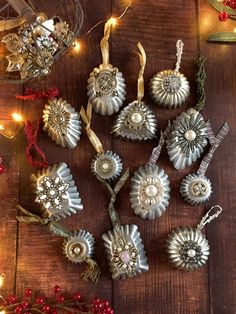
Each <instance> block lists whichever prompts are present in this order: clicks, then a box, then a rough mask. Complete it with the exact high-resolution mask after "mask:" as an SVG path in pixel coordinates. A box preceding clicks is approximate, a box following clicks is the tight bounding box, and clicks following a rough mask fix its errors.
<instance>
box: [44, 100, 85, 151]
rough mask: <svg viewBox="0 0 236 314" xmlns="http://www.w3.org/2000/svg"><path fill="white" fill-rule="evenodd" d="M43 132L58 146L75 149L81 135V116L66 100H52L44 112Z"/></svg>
mask: <svg viewBox="0 0 236 314" xmlns="http://www.w3.org/2000/svg"><path fill="white" fill-rule="evenodd" d="M43 122H44V127H43V130H44V131H46V132H47V133H48V135H49V136H50V137H51V138H52V140H53V141H55V142H56V143H57V144H58V145H60V146H62V147H67V148H71V149H72V148H75V147H76V146H77V143H78V141H79V140H80V135H81V128H82V126H81V121H80V117H79V114H78V113H77V112H76V111H75V109H74V108H73V107H72V106H71V105H70V104H68V102H67V101H66V100H63V99H62V98H60V99H56V98H55V99H52V100H49V101H48V103H47V104H46V105H45V109H44V111H43Z"/></svg>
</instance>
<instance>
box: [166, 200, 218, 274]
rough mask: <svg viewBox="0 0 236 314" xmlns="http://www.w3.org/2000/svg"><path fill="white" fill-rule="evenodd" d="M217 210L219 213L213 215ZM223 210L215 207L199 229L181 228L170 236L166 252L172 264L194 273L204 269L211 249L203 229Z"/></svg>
mask: <svg viewBox="0 0 236 314" xmlns="http://www.w3.org/2000/svg"><path fill="white" fill-rule="evenodd" d="M215 208H218V211H217V212H216V213H215V214H211V211H213V210H214V209H215ZM221 211H222V208H221V207H220V206H219V205H216V206H213V207H212V208H211V209H210V210H209V211H208V212H207V214H206V215H205V216H204V217H203V219H202V220H201V222H200V224H199V225H198V226H197V228H191V227H179V228H177V229H175V230H173V231H172V233H171V234H169V236H168V239H167V241H166V250H167V255H168V258H169V261H170V263H171V264H172V265H173V266H174V267H177V268H179V269H181V270H187V271H192V270H196V269H198V268H199V267H202V266H203V265H204V264H205V263H206V262H207V260H208V257H209V255H210V247H209V244H208V240H207V239H206V236H205V235H204V234H203V233H202V232H201V229H202V228H203V227H204V226H205V224H206V223H209V222H210V221H211V220H213V219H214V218H216V217H218V215H219V214H220V213H221Z"/></svg>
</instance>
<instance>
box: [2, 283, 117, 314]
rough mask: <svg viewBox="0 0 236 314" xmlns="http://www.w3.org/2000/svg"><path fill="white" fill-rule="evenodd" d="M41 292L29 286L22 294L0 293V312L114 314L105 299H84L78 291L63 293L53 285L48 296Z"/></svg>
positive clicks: (8, 313)
mask: <svg viewBox="0 0 236 314" xmlns="http://www.w3.org/2000/svg"><path fill="white" fill-rule="evenodd" d="M42 295H44V293H43V292H40V294H39V292H38V291H33V290H32V289H31V288H27V289H25V292H24V296H23V297H18V296H15V295H9V296H6V297H5V296H3V295H1V294H0V299H1V303H0V312H1V313H5V314H10V313H16V314H21V313H27V314H29V313H51V314H57V313H58V314H59V313H61V314H63V313H65V312H66V313H68V312H73V313H74V314H85V313H87V314H114V311H113V309H112V308H111V306H110V304H109V302H108V301H107V300H100V299H98V298H94V299H92V300H91V301H85V298H84V297H82V295H81V294H80V293H79V292H76V293H74V294H72V295H68V293H65V292H64V291H63V289H62V288H61V287H60V286H58V285H55V286H54V287H53V288H52V289H51V293H50V297H48V298H47V297H45V296H44V297H42Z"/></svg>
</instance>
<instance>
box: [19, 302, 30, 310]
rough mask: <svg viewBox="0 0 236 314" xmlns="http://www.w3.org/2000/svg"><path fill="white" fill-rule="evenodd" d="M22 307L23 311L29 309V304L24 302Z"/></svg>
mask: <svg viewBox="0 0 236 314" xmlns="http://www.w3.org/2000/svg"><path fill="white" fill-rule="evenodd" d="M21 306H22V307H23V309H26V308H27V307H29V302H27V301H23V302H22V303H21Z"/></svg>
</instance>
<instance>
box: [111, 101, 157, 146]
mask: <svg viewBox="0 0 236 314" xmlns="http://www.w3.org/2000/svg"><path fill="white" fill-rule="evenodd" d="M113 133H115V134H116V135H117V136H121V137H123V138H125V139H127V140H134V141H145V140H150V139H153V138H155V137H156V133H157V120H156V116H155V114H154V112H153V111H152V110H151V109H150V108H149V107H148V106H147V105H146V104H145V103H144V102H141V101H137V100H136V101H133V102H132V103H130V104H129V105H128V106H126V107H125V108H124V109H123V110H122V111H121V112H120V113H119V114H118V117H117V119H116V122H115V124H114V127H113Z"/></svg>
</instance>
